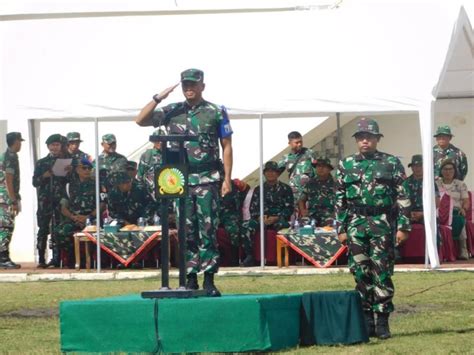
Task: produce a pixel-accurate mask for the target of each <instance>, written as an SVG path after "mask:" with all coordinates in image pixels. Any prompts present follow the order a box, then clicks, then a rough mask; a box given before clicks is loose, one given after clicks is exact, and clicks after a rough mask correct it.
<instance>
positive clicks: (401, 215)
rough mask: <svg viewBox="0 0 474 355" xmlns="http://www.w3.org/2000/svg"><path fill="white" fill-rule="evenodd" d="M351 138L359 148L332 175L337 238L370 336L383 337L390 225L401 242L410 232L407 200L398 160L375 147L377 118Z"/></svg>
mask: <svg viewBox="0 0 474 355" xmlns="http://www.w3.org/2000/svg"><path fill="white" fill-rule="evenodd" d="M353 136H354V137H355V139H356V142H357V147H358V150H359V152H358V153H356V154H354V155H351V156H348V157H346V158H344V159H343V160H341V161H340V162H339V167H338V171H337V174H336V178H337V179H336V180H337V181H336V212H337V222H338V236H339V240H340V241H341V243H343V244H345V243H347V246H348V248H349V268H350V270H351V272H352V274H353V275H354V278H355V281H356V290H357V291H358V292H359V294H360V296H361V298H362V307H363V309H364V315H365V319H366V323H367V327H368V332H369V336H377V337H378V338H380V339H387V338H389V337H390V336H391V334H390V329H389V324H388V319H389V315H390V312H392V311H393V309H394V308H393V303H392V299H393V294H394V286H393V283H392V279H391V276H392V274H393V264H394V245H393V244H394V238H393V234H392V233H393V232H392V223H393V224H396V229H397V232H396V243H397V244H400V243H402V242H403V241H405V240H406V239H407V238H408V234H409V231H410V230H411V225H410V200H409V198H408V195H407V192H406V190H405V188H404V187H403V181H404V179H405V171H404V168H403V165H402V164H401V163H400V160H399V159H398V158H396V157H395V156H393V155H390V154H386V153H382V152H379V151H378V150H377V143H378V142H379V140H380V137H383V135H382V134H380V133H379V127H378V124H377V122H376V121H375V120H373V119H368V118H362V119H361V120H360V121H359V122H358V124H357V130H356V132H355V133H354V135H353ZM393 212H395V213H393ZM392 213H393V216H394V217H393V220H392ZM374 313H375V314H377V323H376V324H375V317H374Z"/></svg>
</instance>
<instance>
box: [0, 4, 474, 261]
mask: <svg viewBox="0 0 474 355" xmlns="http://www.w3.org/2000/svg"><path fill="white" fill-rule="evenodd" d="M53 3H54V2H53ZM30 5H31V4H30ZM148 5H150V3H148ZM300 5H301V4H300ZM12 6H13V5H12ZM101 6H102V7H101V8H100V9H99V10H100V11H103V12H99V13H98V12H94V13H93V14H92V13H91V14H88V13H81V10H77V9H76V11H74V13H73V15H71V16H67V11H68V9H67V8H62V7H61V8H60V9H59V10H58V11H59V13H60V14H59V15H57V16H52V15H51V12H49V13H48V12H44V11H42V12H43V13H44V14H45V16H43V17H36V18H35V17H34V16H30V17H28V16H23V17H22V16H17V17H14V16H9V15H12V14H14V15H18V14H24V13H25V12H24V11H21V10H19V9H18V8H17V7H14V8H13V7H10V8H9V9H6V10H4V11H3V12H0V39H1V47H0V48H1V56H0V58H1V59H0V60H1V63H0V64H2V65H1V69H0V70H1V77H2V80H1V86H0V117H3V118H6V119H8V122H9V130H13V129H18V130H25V129H26V128H27V125H26V120H28V119H64V118H69V119H82V120H83V119H92V118H97V117H98V118H101V119H104V118H105V119H110V120H115V119H130V118H131V117H133V116H135V114H136V113H137V112H138V110H139V108H141V107H142V106H143V105H144V104H145V103H146V102H147V101H149V100H150V98H151V95H153V94H154V93H156V92H157V91H159V90H161V89H164V88H165V87H167V86H170V85H172V84H174V83H176V82H177V80H178V73H179V72H180V71H182V70H183V69H184V68H188V67H198V68H201V69H203V70H204V71H205V73H206V74H205V81H206V82H207V83H208V84H209V86H208V87H207V88H206V92H205V94H206V97H208V98H210V99H211V100H212V101H214V102H217V103H224V104H225V105H226V106H227V107H229V108H230V112H231V117H232V118H233V119H235V118H251V117H254V118H255V117H263V118H267V117H306V116H311V117H314V116H319V117H320V116H330V115H333V114H334V113H335V112H340V113H341V114H342V115H346V116H357V115H359V114H362V113H363V114H371V113H378V114H392V113H413V112H418V113H419V119H420V128H421V132H422V137H421V138H422V146H423V154H424V156H425V160H426V161H430V157H431V134H432V122H433V119H432V115H433V110H432V107H431V102H432V100H433V97H432V89H433V86H435V85H437V84H439V83H441V82H442V85H441V86H439V87H442V88H443V90H444V91H443V92H444V94H446V95H449V92H450V90H453V88H457V87H458V86H459V85H458V82H459V75H458V76H455V75H454V76H450V75H444V74H443V73H442V71H443V69H444V70H445V71H446V70H447V68H448V67H449V66H448V65H447V64H445V63H446V62H447V60H448V59H449V58H450V55H452V54H453V53H455V52H456V47H455V46H454V45H452V43H454V41H455V40H456V39H459V38H461V37H462V36H466V35H465V34H464V32H466V31H467V33H468V34H467V36H468V39H469V38H472V27H471V26H470V24H469V21H468V19H467V16H466V14H465V12H464V10H461V11H459V8H458V7H454V6H452V5H450V4H449V3H448V2H446V3H443V5H442V4H435V5H432V4H430V3H427V2H424V3H417V2H407V3H384V4H382V5H377V4H376V3H370V4H362V5H358V4H357V3H356V2H353V3H348V4H347V6H346V5H345V4H342V5H341V6H340V7H339V8H335V9H328V10H324V11H323V10H322V11H317V10H314V8H312V7H305V6H296V7H293V8H279V9H277V10H278V11H276V10H275V11H272V10H267V11H260V10H259V11H250V10H248V11H247V10H242V11H221V10H219V11H212V9H211V10H206V9H204V10H200V11H194V12H193V11H190V10H189V9H184V10H183V11H180V10H179V9H178V10H176V9H175V10H173V11H171V12H166V11H162V10H163V9H159V10H160V11H156V10H154V11H152V10H150V9H149V8H146V9H145V10H143V8H142V9H140V10H143V12H140V13H137V12H134V11H131V9H130V8H127V9H126V10H127V11H128V12H127V11H125V12H123V13H121V14H118V13H116V12H114V11H117V7H116V6H117V5H114V6H112V5H110V7H107V5H104V3H102V2H101ZM131 7H133V6H131ZM167 7H169V4H168V3H167ZM329 7H330V6H328V7H327V8H329ZM122 9H123V7H122ZM135 9H136V8H135ZM164 10H166V9H164ZM283 10H284V11H283ZM36 13H38V11H37V12H36ZM48 14H49V15H48ZM65 14H66V15H65ZM71 14H72V12H71ZM50 15H51V16H50ZM2 16H3V17H2ZM453 26H455V27H454V32H453ZM469 36H471V37H469ZM463 40H466V38H463ZM469 54H470V55H471V59H472V52H471V53H467V54H466V53H464V54H462V53H461V55H462V56H463V57H466V56H469ZM463 75H464V76H463V81H462V82H463V83H464V84H465V85H467V88H468V89H467V92H468V91H469V75H472V68H471V70H470V71H469V70H467V71H466V72H465V73H464V74H463ZM470 78H471V80H472V76H471V77H470ZM440 80H441V81H440ZM471 84H472V81H471ZM470 90H471V93H472V91H474V90H473V89H472V85H471V88H470ZM458 92H464V93H465V92H466V90H464V89H462V90H458ZM175 100H181V96H180V94H179V92H174V93H173V94H172V95H171V96H170V98H169V99H168V101H169V102H172V101H175ZM33 139H35V137H30V141H31V140H33ZM21 159H22V171H23V172H24V174H25V175H28V174H27V172H28V171H32V165H31V161H29V162H26V161H25V160H26V158H24V157H21ZM425 176H431V177H432V176H433V175H432V169H431V167H430V164H425ZM425 181H427V182H426V185H429V182H428V181H429V179H425ZM22 191H29V193H30V195H31V196H33V193H32V189H31V186H28V187H26V186H25V184H23V185H22ZM424 191H425V192H424V201H425V207H426V208H427V210H426V212H427V214H428V215H429V217H428V218H427V219H426V223H427V232H428V233H427V236H428V243H427V245H428V255H429V259H430V263H431V266H432V267H437V266H439V260H438V256H437V252H436V245H435V235H436V233H435V216H434V211H433V209H432V207H431V206H432V202H433V191H432V186H425V190H424Z"/></svg>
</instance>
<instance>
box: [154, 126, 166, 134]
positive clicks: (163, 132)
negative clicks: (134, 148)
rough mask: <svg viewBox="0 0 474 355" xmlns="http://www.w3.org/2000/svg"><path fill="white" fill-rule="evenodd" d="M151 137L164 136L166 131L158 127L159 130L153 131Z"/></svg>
mask: <svg viewBox="0 0 474 355" xmlns="http://www.w3.org/2000/svg"><path fill="white" fill-rule="evenodd" d="M151 135H152V136H165V135H166V131H165V130H164V129H163V128H161V127H160V128H157V129H155V130H154V131H153V133H152V134H151Z"/></svg>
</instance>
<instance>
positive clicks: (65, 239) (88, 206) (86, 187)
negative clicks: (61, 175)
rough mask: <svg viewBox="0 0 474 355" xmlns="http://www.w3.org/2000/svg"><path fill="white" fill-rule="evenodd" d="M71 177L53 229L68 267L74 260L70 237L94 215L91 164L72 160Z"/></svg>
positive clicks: (94, 201)
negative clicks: (59, 216) (59, 220)
mask: <svg viewBox="0 0 474 355" xmlns="http://www.w3.org/2000/svg"><path fill="white" fill-rule="evenodd" d="M72 166H73V169H74V171H73V175H74V178H73V179H71V181H70V183H69V188H68V194H67V196H64V197H63V198H62V199H61V201H60V205H61V223H60V224H59V225H58V226H57V227H56V228H55V234H56V240H57V243H58V246H59V248H60V249H63V250H66V251H68V252H69V258H68V260H69V264H70V265H69V266H73V265H74V263H73V261H74V258H73V257H72V255H73V253H72V251H73V242H72V238H71V237H72V235H73V233H75V232H78V231H80V230H82V229H84V227H85V225H86V220H87V219H88V218H90V220H91V222H92V220H93V219H95V215H96V200H95V179H94V177H93V175H92V174H91V170H92V163H91V162H90V161H89V160H88V159H87V158H86V157H83V158H82V159H81V160H76V159H74V160H73V163H72Z"/></svg>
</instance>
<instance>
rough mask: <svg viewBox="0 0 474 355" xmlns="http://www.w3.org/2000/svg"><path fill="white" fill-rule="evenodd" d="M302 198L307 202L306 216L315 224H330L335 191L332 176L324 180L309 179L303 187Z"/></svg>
mask: <svg viewBox="0 0 474 355" xmlns="http://www.w3.org/2000/svg"><path fill="white" fill-rule="evenodd" d="M302 198H303V200H306V201H307V203H308V216H309V217H310V218H312V219H314V220H315V221H316V225H317V226H326V225H331V224H332V222H333V220H334V217H335V203H336V192H335V184H334V179H333V178H332V176H329V178H328V179H327V180H325V181H323V180H320V179H319V178H313V179H311V180H310V181H309V182H308V183H307V184H306V186H305V187H304V190H303V194H302Z"/></svg>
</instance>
